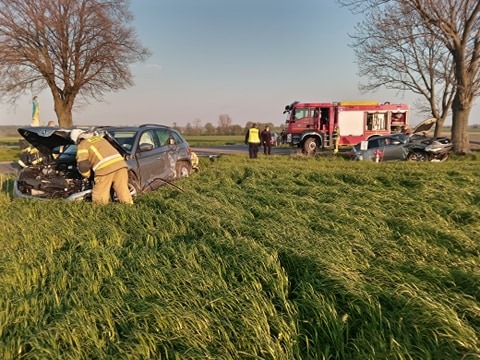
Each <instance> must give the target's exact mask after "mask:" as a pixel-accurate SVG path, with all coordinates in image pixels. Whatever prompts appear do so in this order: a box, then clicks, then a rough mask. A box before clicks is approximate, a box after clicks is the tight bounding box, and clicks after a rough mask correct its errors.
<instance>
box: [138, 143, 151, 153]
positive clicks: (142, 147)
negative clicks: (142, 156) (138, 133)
mask: <svg viewBox="0 0 480 360" xmlns="http://www.w3.org/2000/svg"><path fill="white" fill-rule="evenodd" d="M139 150H140V152H144V151H150V150H153V145H152V144H148V143H143V144H140V146H139Z"/></svg>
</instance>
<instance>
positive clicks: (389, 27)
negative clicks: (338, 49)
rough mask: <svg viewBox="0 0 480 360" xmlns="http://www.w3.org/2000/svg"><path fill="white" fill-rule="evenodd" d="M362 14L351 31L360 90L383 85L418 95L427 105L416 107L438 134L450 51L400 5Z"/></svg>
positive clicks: (446, 100) (449, 90)
mask: <svg viewBox="0 0 480 360" xmlns="http://www.w3.org/2000/svg"><path fill="white" fill-rule="evenodd" d="M391 14H396V16H391ZM366 18H367V19H368V21H367V20H364V21H363V22H361V23H359V24H357V26H356V27H355V34H354V35H352V38H353V39H354V44H353V49H354V51H355V54H356V57H357V63H358V66H359V75H360V76H362V77H363V78H366V79H367V80H368V82H367V83H366V84H361V85H360V89H361V90H363V91H374V90H377V89H379V88H381V87H385V88H387V89H393V90H397V91H399V92H404V91H412V92H413V93H416V94H419V95H421V96H422V97H423V98H424V99H425V100H427V104H428V106H425V103H424V102H420V101H418V102H417V106H418V107H419V110H421V112H422V113H428V116H429V117H431V116H433V117H435V118H436V119H437V124H436V128H435V136H440V134H441V130H442V127H443V124H444V122H445V119H446V118H447V116H448V114H449V110H450V108H451V106H452V102H453V97H454V86H453V81H454V77H453V71H452V64H453V61H452V58H451V55H450V53H449V52H448V51H447V49H445V47H444V46H443V44H442V43H441V42H439V41H438V40H437V39H436V38H435V37H434V36H432V35H431V34H430V33H429V32H426V31H425V29H424V28H423V27H422V26H421V21H419V19H418V16H417V15H416V14H415V13H412V12H411V11H407V9H406V8H405V7H404V6H401V4H390V5H386V6H385V7H374V8H371V9H369V10H368V11H367V13H366ZM419 24H420V26H419Z"/></svg>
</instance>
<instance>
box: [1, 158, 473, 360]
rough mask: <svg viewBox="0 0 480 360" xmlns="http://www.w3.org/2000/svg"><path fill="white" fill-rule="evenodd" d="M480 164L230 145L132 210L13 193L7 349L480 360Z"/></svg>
mask: <svg viewBox="0 0 480 360" xmlns="http://www.w3.org/2000/svg"><path fill="white" fill-rule="evenodd" d="M478 165H479V163H478V160H464V161H459V162H446V163H441V164H440V163H437V164H432V163H391V164H387V163H385V164H368V163H352V162H348V161H343V160H341V159H336V160H335V159H310V158H303V157H277V156H272V157H269V158H265V157H261V158H259V159H257V160H255V161H252V160H249V159H247V158H246V157H244V156H228V157H227V156H224V157H221V158H218V159H217V160H216V161H213V162H210V161H209V160H208V159H201V166H200V167H201V171H200V173H197V174H194V175H193V176H191V177H190V178H187V179H184V180H182V181H180V182H177V183H176V184H177V185H178V186H180V187H181V188H183V189H184V190H185V192H180V191H178V189H176V188H175V187H170V186H165V187H163V188H161V189H160V190H158V191H156V192H152V193H150V194H146V195H143V196H140V197H139V198H137V199H136V201H135V205H134V206H133V207H128V206H125V205H120V204H110V205H108V206H104V207H99V206H95V205H93V204H89V203H68V204H67V203H64V202H62V201H52V202H27V201H20V200H12V199H11V198H10V197H9V196H8V195H7V194H5V193H2V194H0V196H1V197H2V198H1V199H0V200H1V202H0V215H1V219H2V220H1V229H2V236H1V238H0V246H1V247H2V249H3V251H2V252H0V309H1V310H2V311H1V312H0V357H2V358H5V359H15V358H19V357H25V358H42V359H58V358H62V359H63V358H65V359H68V358H70V359H78V358H132V359H145V358H166V359H200V358H201V359H219V358H223V359H230V358H231V359H245V358H247V359H249V358H251V359H350V358H352V359H353V358H355V359H356V358H365V359H379V358H382V359H383V358H385V359H387V358H388V359H419V358H421V359H440V358H452V359H453V358H464V359H469V358H470V359H474V358H478V357H479V356H480V340H479V336H478V334H479V333H480V290H479V288H480V287H479V285H478V284H479V283H480V244H479V240H480V225H479V221H478V219H479V215H480V206H479V205H480V190H479V185H480V182H479V178H480V167H479V166H478ZM20 229H24V230H20Z"/></svg>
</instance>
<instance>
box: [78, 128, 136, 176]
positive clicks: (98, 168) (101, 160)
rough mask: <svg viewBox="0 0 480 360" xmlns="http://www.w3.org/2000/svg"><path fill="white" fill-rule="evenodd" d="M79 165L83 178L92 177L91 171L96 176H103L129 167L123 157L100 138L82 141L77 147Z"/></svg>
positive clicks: (93, 137) (94, 137) (95, 137)
mask: <svg viewBox="0 0 480 360" xmlns="http://www.w3.org/2000/svg"><path fill="white" fill-rule="evenodd" d="M77 165H78V169H79V170H80V173H81V174H82V176H84V177H87V178H88V177H90V170H93V171H94V173H95V176H101V175H107V174H110V173H112V172H114V171H117V170H119V169H121V168H126V167H127V163H126V162H125V160H124V159H123V156H122V155H120V154H119V152H118V151H117V150H116V149H115V148H114V147H113V146H112V144H110V143H109V142H108V141H107V140H106V139H104V138H103V137H100V136H92V137H91V138H88V139H83V140H81V141H80V143H79V144H78V146H77Z"/></svg>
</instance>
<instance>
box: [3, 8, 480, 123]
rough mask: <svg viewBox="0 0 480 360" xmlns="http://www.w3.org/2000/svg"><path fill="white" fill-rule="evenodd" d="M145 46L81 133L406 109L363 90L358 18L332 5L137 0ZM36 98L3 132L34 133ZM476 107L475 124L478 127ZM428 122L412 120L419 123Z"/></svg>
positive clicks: (93, 107) (390, 96)
mask: <svg viewBox="0 0 480 360" xmlns="http://www.w3.org/2000/svg"><path fill="white" fill-rule="evenodd" d="M131 10H132V12H133V14H134V16H135V21H134V26H135V28H136V31H137V34H138V37H139V39H140V41H141V42H142V43H143V44H144V45H145V46H146V47H148V48H150V50H151V51H152V53H153V55H152V56H151V57H150V58H148V59H147V61H146V62H145V63H137V64H135V65H133V67H132V71H133V74H134V76H135V78H134V81H135V85H134V86H133V87H130V88H128V89H126V90H123V91H120V92H117V93H109V94H107V95H106V96H105V99H104V101H103V102H101V103H97V102H92V103H91V104H90V105H86V106H84V107H83V108H81V109H77V110H76V111H75V112H74V114H73V116H74V124H76V125H80V124H82V125H95V124H97V125H123V124H140V123H162V124H166V125H172V124H173V123H174V122H176V123H177V124H178V125H181V126H184V125H186V124H187V123H191V124H192V125H193V124H194V122H195V120H196V119H198V120H200V121H201V125H202V126H203V125H205V124H206V123H207V122H210V123H212V124H213V125H214V126H216V125H217V124H218V117H219V115H220V114H228V115H229V116H230V117H231V119H232V122H233V124H239V125H242V126H244V125H245V124H246V123H247V122H248V121H256V122H272V123H274V124H275V125H280V124H282V123H283V122H284V119H285V118H284V115H283V114H282V111H283V108H284V106H285V105H286V104H288V103H291V102H292V101H295V100H299V101H327V102H328V101H341V100H376V101H379V102H384V101H390V102H405V103H409V104H411V105H413V101H414V99H415V98H414V97H413V96H412V95H406V96H405V97H404V98H402V97H401V96H400V95H397V94H396V93H394V92H391V91H390V92H388V91H378V92H376V93H370V94H366V95H362V94H360V92H359V91H358V83H359V82H360V79H359V77H358V76H357V65H356V63H355V56H354V53H353V50H352V49H351V48H350V47H349V46H348V44H349V43H351V39H350V38H349V37H348V33H352V32H353V27H354V25H355V24H356V23H357V22H358V21H360V20H361V18H360V17H359V16H354V15H352V14H351V13H350V12H349V11H348V10H347V9H344V8H341V7H339V5H337V3H336V2H335V1H334V0H296V1H291V0H133V1H132V5H131ZM33 95H37V94H31V95H29V96H26V97H25V98H23V99H22V100H21V101H20V102H18V104H17V106H16V108H11V107H9V106H7V105H5V104H0V120H1V121H0V123H1V124H2V125H19V126H21V125H28V124H30V119H31V111H32V105H31V97H32V96H33ZM38 95H39V100H40V109H41V115H40V120H41V122H43V123H44V124H46V123H47V121H48V120H55V121H56V116H55V113H54V111H53V101H52V97H51V94H50V93H49V91H45V92H43V93H41V94H38ZM479 114H480V109H479V107H478V106H477V107H476V108H475V109H474V111H473V113H472V117H471V121H470V123H480V119H479V118H480V115H479ZM422 118H423V116H420V115H418V114H415V113H412V117H411V122H412V123H413V124H416V123H418V122H419V121H420V120H422Z"/></svg>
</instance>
